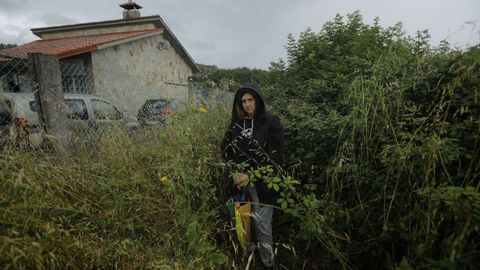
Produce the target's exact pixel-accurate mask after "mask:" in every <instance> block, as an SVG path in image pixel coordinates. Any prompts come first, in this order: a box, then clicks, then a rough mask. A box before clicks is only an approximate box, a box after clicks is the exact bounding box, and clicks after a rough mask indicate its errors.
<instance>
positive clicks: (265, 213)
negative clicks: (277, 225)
mask: <svg viewBox="0 0 480 270" xmlns="http://www.w3.org/2000/svg"><path fill="white" fill-rule="evenodd" d="M247 192H249V193H250V195H251V196H252V201H253V203H252V206H253V207H252V218H253V226H254V230H255V236H256V238H257V242H258V251H259V252H260V258H261V259H262V263H263V265H264V266H265V267H272V266H274V253H273V246H272V243H273V236H272V216H273V208H272V207H271V206H269V205H260V204H259V200H258V195H257V190H256V189H255V188H251V187H248V188H247Z"/></svg>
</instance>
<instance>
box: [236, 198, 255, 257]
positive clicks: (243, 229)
mask: <svg viewBox="0 0 480 270" xmlns="http://www.w3.org/2000/svg"><path fill="white" fill-rule="evenodd" d="M251 209H252V204H251V202H247V203H245V204H243V205H241V204H240V203H236V204H235V224H236V226H235V227H236V230H237V236H238V240H239V241H240V245H241V246H242V249H243V251H244V252H246V251H247V245H248V243H249V242H250V217H251V213H250V211H251Z"/></svg>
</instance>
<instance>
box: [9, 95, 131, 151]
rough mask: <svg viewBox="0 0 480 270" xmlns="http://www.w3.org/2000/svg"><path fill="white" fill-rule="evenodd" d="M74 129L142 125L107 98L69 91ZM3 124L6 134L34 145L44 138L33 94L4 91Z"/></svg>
mask: <svg viewBox="0 0 480 270" xmlns="http://www.w3.org/2000/svg"><path fill="white" fill-rule="evenodd" d="M64 100H65V106H66V109H67V119H68V125H69V129H70V130H79V129H88V130H87V131H94V130H98V129H104V128H108V127H111V126H119V127H121V128H124V129H126V130H132V129H135V128H137V127H138V126H139V123H138V120H137V119H136V117H134V116H125V115H124V114H123V113H122V112H120V111H119V110H118V109H117V108H116V107H115V106H113V105H112V104H111V103H110V102H108V101H107V100H105V99H102V98H100V97H97V96H93V95H83V94H65V95H64ZM0 121H1V122H0V123H1V132H2V134H3V137H5V135H7V136H9V137H10V138H13V139H14V140H16V141H19V140H28V141H29V142H30V143H31V144H32V145H39V144H40V143H41V142H42V141H43V132H42V129H41V128H40V121H39V118H38V108H37V104H36V101H35V97H34V95H33V93H0Z"/></svg>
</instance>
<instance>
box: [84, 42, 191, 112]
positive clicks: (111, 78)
mask: <svg viewBox="0 0 480 270" xmlns="http://www.w3.org/2000/svg"><path fill="white" fill-rule="evenodd" d="M165 41H166V39H165V37H164V35H163V34H158V35H155V36H151V37H148V38H144V39H139V40H135V41H131V42H126V43H123V44H120V45H115V46H113V47H109V48H106V49H101V50H97V51H95V52H92V67H93V76H94V83H95V90H94V94H95V95H98V96H102V97H104V98H106V99H108V100H111V101H112V103H113V104H114V105H116V106H117V107H118V108H119V109H120V110H121V111H123V112H125V113H127V114H130V115H136V114H137V112H138V109H139V108H140V107H141V106H142V105H143V103H145V100H147V99H154V98H174V99H176V101H177V102H178V103H184V102H187V99H188V77H189V76H192V74H193V70H192V68H191V66H190V65H189V64H188V63H187V62H186V61H185V60H184V58H183V57H182V55H181V54H180V53H179V52H178V51H177V50H176V49H175V48H174V47H173V46H162V44H165ZM166 47H167V48H168V47H169V48H168V49H166Z"/></svg>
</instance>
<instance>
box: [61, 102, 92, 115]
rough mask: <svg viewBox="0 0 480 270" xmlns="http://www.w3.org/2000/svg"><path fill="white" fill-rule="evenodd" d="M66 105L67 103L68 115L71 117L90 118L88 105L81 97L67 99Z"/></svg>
mask: <svg viewBox="0 0 480 270" xmlns="http://www.w3.org/2000/svg"><path fill="white" fill-rule="evenodd" d="M65 105H67V116H68V118H71V119H80V120H87V119H88V111H87V106H86V105H85V101H83V100H81V99H66V100H65Z"/></svg>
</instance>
